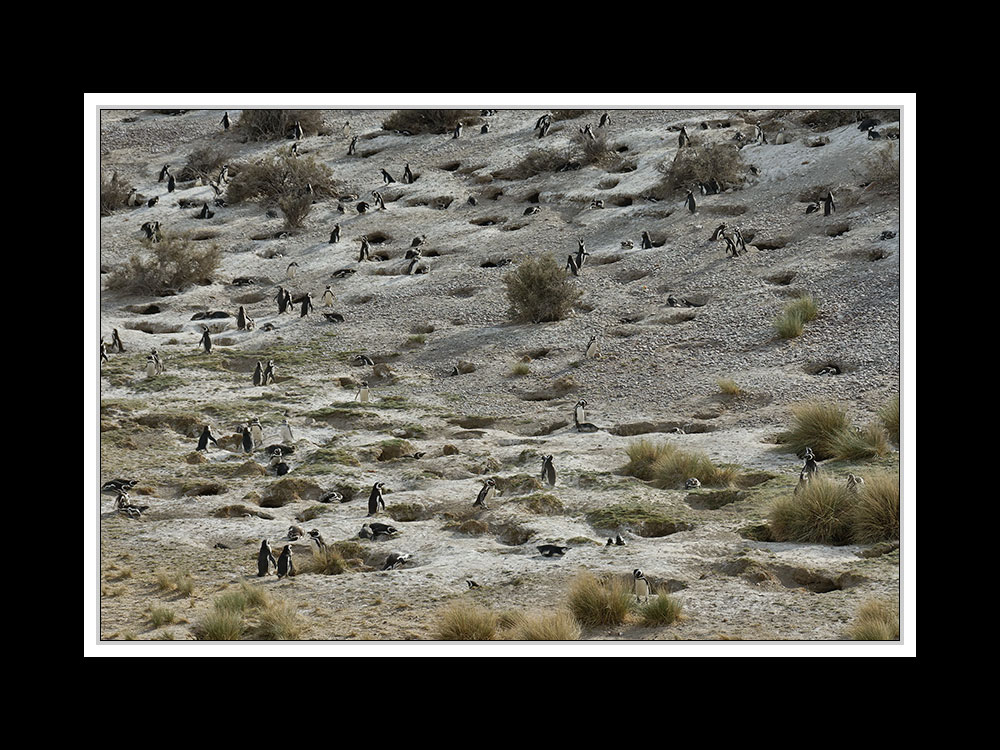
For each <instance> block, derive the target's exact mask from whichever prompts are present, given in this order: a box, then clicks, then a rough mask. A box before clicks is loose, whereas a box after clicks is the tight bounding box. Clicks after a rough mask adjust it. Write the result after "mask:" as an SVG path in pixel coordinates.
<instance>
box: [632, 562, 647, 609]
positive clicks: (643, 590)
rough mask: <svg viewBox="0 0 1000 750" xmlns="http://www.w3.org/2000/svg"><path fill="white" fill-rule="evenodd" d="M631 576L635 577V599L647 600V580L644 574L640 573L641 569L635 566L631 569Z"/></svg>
mask: <svg viewBox="0 0 1000 750" xmlns="http://www.w3.org/2000/svg"><path fill="white" fill-rule="evenodd" d="M632 578H633V579H635V589H634V590H635V600H636V602H638V601H639V599H640V598H641V599H643V600H645V601H647V602H648V601H649V581H647V580H646V576H644V575H643V574H642V571H641V570H639V569H638V568H636V569H635V570H633V571H632Z"/></svg>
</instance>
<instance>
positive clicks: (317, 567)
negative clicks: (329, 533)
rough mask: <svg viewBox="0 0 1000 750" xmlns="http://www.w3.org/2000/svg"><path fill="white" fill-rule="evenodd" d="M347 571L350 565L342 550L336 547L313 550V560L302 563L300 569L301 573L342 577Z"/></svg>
mask: <svg viewBox="0 0 1000 750" xmlns="http://www.w3.org/2000/svg"><path fill="white" fill-rule="evenodd" d="M362 557H363V555H362ZM347 570H348V565H347V562H346V560H345V559H344V556H343V554H342V552H341V550H340V549H338V548H336V547H334V546H327V547H326V548H325V549H319V548H315V549H313V553H312V558H311V559H309V560H306V561H305V562H304V563H302V564H301V566H300V568H299V572H300V573H318V574H320V575H326V576H335V575H340V574H341V573H346V572H347Z"/></svg>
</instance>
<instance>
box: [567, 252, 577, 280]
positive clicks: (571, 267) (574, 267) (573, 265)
mask: <svg viewBox="0 0 1000 750" xmlns="http://www.w3.org/2000/svg"><path fill="white" fill-rule="evenodd" d="M566 268H568V269H569V270H570V271H572V272H573V275H574V276H579V275H580V267H579V266H577V265H576V259H575V258H574V257H573V256H572V255H569V256H567V259H566Z"/></svg>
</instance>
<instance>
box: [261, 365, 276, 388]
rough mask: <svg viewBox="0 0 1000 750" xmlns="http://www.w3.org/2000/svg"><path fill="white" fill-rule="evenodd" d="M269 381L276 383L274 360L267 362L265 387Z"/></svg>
mask: <svg viewBox="0 0 1000 750" xmlns="http://www.w3.org/2000/svg"><path fill="white" fill-rule="evenodd" d="M268 381H270V382H271V383H273V382H274V360H273V359H269V360H267V366H266V367H265V368H264V382H263V385H267V384H268Z"/></svg>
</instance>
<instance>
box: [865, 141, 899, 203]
mask: <svg viewBox="0 0 1000 750" xmlns="http://www.w3.org/2000/svg"><path fill="white" fill-rule="evenodd" d="M865 168H866V176H867V178H868V181H869V182H871V183H874V184H875V186H876V187H878V189H879V191H880V192H884V193H890V194H891V193H898V192H899V149H898V148H897V147H896V146H895V145H894V144H892V143H886V144H885V145H884V146H882V147H881V148H879V149H878V150H876V151H875V153H873V154H872V155H871V156H869V157H868V158H867V159H865Z"/></svg>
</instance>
